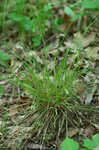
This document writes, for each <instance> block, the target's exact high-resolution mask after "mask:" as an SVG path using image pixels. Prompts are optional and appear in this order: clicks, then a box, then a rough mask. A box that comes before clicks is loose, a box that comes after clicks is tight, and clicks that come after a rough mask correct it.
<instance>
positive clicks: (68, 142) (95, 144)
mask: <svg viewBox="0 0 99 150" xmlns="http://www.w3.org/2000/svg"><path fill="white" fill-rule="evenodd" d="M82 146H83V147H84V148H81V149H80V150H96V149H97V150H98V149H99V134H96V135H94V136H93V137H92V140H90V139H83V144H82ZM79 147H80V145H79V143H78V142H76V141H74V140H73V139H71V138H69V137H67V138H66V139H65V140H64V141H63V142H62V144H61V147H60V148H59V150H79Z"/></svg>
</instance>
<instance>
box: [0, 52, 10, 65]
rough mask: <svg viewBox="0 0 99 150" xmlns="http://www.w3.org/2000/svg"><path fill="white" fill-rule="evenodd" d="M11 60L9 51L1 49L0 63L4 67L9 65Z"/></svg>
mask: <svg viewBox="0 0 99 150" xmlns="http://www.w3.org/2000/svg"><path fill="white" fill-rule="evenodd" d="M9 60H10V56H9V55H8V53H6V52H4V51H3V50H0V64H1V65H2V66H4V67H7V65H8V61H9Z"/></svg>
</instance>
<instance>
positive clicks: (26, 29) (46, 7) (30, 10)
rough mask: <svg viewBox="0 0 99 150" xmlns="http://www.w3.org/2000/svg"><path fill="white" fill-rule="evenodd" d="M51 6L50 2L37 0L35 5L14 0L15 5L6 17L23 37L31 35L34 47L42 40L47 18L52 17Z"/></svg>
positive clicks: (23, 0)
mask: <svg viewBox="0 0 99 150" xmlns="http://www.w3.org/2000/svg"><path fill="white" fill-rule="evenodd" d="M51 10H52V6H51V4H50V3H48V2H47V3H46V2H45V3H41V2H40V1H39V0H38V1H37V2H36V6H33V4H31V3H26V1H25V0H20V1H16V5H15V6H14V8H13V9H12V11H11V12H9V14H8V18H9V19H10V20H12V21H13V22H14V23H16V24H17V25H18V27H19V32H20V33H22V35H23V36H24V38H26V39H28V37H31V40H32V43H33V45H34V46H35V47H37V46H39V45H40V44H41V42H44V40H43V38H44V36H45V32H46V26H47V24H48V20H49V19H50V18H51V17H52V11H51Z"/></svg>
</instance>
